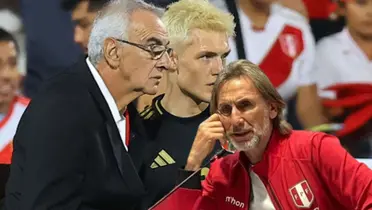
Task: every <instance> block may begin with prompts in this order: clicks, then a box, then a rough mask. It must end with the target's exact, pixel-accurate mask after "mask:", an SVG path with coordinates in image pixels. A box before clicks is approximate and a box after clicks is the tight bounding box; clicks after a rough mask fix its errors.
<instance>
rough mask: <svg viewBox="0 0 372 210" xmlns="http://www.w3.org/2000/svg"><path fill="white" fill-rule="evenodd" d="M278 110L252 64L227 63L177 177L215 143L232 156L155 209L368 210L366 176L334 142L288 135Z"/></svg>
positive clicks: (370, 190) (274, 95) (370, 197)
mask: <svg viewBox="0 0 372 210" xmlns="http://www.w3.org/2000/svg"><path fill="white" fill-rule="evenodd" d="M283 108H284V101H283V99H282V98H281V96H280V95H279V94H278V92H277V91H276V90H275V88H274V87H273V85H272V84H271V83H270V81H269V79H268V78H267V77H266V75H264V73H262V71H261V70H260V69H259V68H258V67H257V66H256V65H254V64H252V63H250V62H249V61H246V60H238V61H235V62H233V63H231V64H230V65H229V66H228V67H227V69H226V70H225V71H223V72H222V73H221V74H220V76H219V78H218V79H217V81H216V83H215V86H214V92H213V95H212V101H211V111H212V112H213V113H216V114H214V115H212V116H211V117H210V118H208V119H207V120H206V121H204V122H203V123H202V124H201V125H200V127H199V130H198V133H197V135H196V138H195V140H194V144H193V147H192V149H191V151H190V155H189V158H188V165H189V166H193V167H191V168H186V169H185V171H181V172H182V174H181V175H187V174H188V173H190V170H196V169H197V168H198V167H200V163H201V161H202V160H203V159H204V158H205V157H206V156H207V154H208V152H209V151H211V149H212V148H213V145H214V143H215V141H216V139H220V140H223V137H225V138H226V139H227V140H228V141H229V142H230V143H232V145H233V146H234V147H235V148H236V150H237V152H235V153H234V154H232V155H228V156H226V157H224V158H221V159H217V160H216V161H215V162H214V163H213V164H212V166H211V169H210V171H209V174H208V176H207V178H206V180H205V181H204V182H203V184H202V186H200V181H199V180H200V179H198V178H197V176H195V177H193V178H195V179H190V180H189V181H188V182H186V184H184V185H183V188H181V189H179V190H177V191H176V192H175V193H174V194H173V195H172V196H171V197H169V198H168V199H167V200H165V202H164V203H163V204H161V205H160V206H158V208H157V209H178V210H183V209H185V210H189V209H195V210H217V209H221V210H233V209H250V210H252V209H253V210H257V209H260V210H269V209H270V210H271V209H276V210H291V209H293V210H295V209H311V210H321V209H327V210H330V209H337V210H350V209H358V210H366V209H371V208H372V171H371V170H370V169H369V168H368V167H367V166H366V165H364V164H362V163H359V162H357V161H356V160H355V159H354V158H353V157H351V156H350V155H349V154H348V153H347V152H346V151H345V150H344V149H343V148H342V146H341V145H340V143H339V141H338V139H337V138H336V137H334V136H330V135H326V134H323V133H316V132H308V131H294V130H292V129H291V126H290V125H289V124H288V123H287V122H286V121H285V120H284V117H283V114H282V111H283ZM187 170H189V171H187Z"/></svg>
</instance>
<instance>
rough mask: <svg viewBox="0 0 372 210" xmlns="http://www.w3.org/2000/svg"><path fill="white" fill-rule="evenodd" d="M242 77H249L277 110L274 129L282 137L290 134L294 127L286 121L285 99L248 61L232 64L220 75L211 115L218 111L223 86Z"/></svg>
mask: <svg viewBox="0 0 372 210" xmlns="http://www.w3.org/2000/svg"><path fill="white" fill-rule="evenodd" d="M241 77H248V78H249V79H250V80H251V81H252V82H253V85H254V86H255V87H256V88H257V90H258V92H259V93H260V94H261V96H262V97H263V98H264V99H265V100H266V102H268V103H270V104H272V105H273V106H274V107H275V108H276V109H277V112H278V115H277V116H276V117H275V118H274V120H273V127H274V128H276V129H278V130H279V132H280V133H281V134H282V135H286V134H289V133H290V132H291V131H292V126H291V125H290V124H289V123H288V122H287V121H286V120H285V119H284V113H283V110H284V108H285V102H284V100H283V98H282V97H281V96H280V95H279V93H278V91H277V90H276V89H275V87H274V86H273V85H272V83H271V82H270V80H269V78H267V76H266V75H265V74H264V73H263V72H262V70H261V69H260V68H259V67H258V66H257V65H255V64H253V63H251V62H249V61H247V60H237V61H234V62H231V63H230V64H229V65H227V67H226V68H225V70H223V71H222V72H221V73H220V74H219V76H218V78H217V80H216V82H215V84H214V87H213V92H212V99H211V103H210V107H211V113H216V111H217V106H218V93H219V91H220V88H221V86H222V85H223V84H224V83H226V82H227V81H230V80H232V79H236V78H241Z"/></svg>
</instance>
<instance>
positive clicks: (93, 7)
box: [62, 0, 109, 12]
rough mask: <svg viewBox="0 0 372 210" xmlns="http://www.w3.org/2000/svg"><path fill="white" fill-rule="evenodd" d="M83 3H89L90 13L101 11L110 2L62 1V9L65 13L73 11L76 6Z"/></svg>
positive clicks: (98, 0) (89, 0) (101, 0)
mask: <svg viewBox="0 0 372 210" xmlns="http://www.w3.org/2000/svg"><path fill="white" fill-rule="evenodd" d="M83 1H88V2H89V6H88V11H89V12H95V11H98V10H100V9H102V7H103V6H104V5H105V4H106V3H107V2H108V1H109V0H63V1H62V8H63V9H64V10H65V11H71V10H73V9H75V8H76V6H77V5H78V4H79V3H80V2H83Z"/></svg>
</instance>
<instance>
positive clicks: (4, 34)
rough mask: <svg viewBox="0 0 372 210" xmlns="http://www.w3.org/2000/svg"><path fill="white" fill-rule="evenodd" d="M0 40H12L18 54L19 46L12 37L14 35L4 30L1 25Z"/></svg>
mask: <svg viewBox="0 0 372 210" xmlns="http://www.w3.org/2000/svg"><path fill="white" fill-rule="evenodd" d="M0 42H13V43H14V45H15V47H16V51H17V55H18V54H19V46H18V43H17V40H16V39H15V38H14V36H13V35H12V34H11V33H9V32H8V31H6V30H5V29H3V28H1V27H0Z"/></svg>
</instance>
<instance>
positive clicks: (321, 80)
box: [313, 28, 372, 98]
mask: <svg viewBox="0 0 372 210" xmlns="http://www.w3.org/2000/svg"><path fill="white" fill-rule="evenodd" d="M316 50H317V53H316V63H315V71H314V74H313V75H314V79H315V80H316V81H317V86H318V89H319V91H318V92H319V94H320V96H321V97H324V98H333V97H335V95H334V94H333V93H332V92H329V91H324V90H323V89H324V88H327V87H329V86H331V85H335V84H342V83H372V60H369V59H368V57H367V55H366V54H365V53H364V52H363V51H362V50H361V49H360V48H359V46H358V45H357V44H356V43H355V41H354V40H353V38H352V37H351V36H350V33H349V31H348V29H347V28H344V30H342V31H341V32H339V33H336V34H333V35H331V36H328V37H325V38H323V39H321V40H320V41H319V42H318V44H317V48H316Z"/></svg>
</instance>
